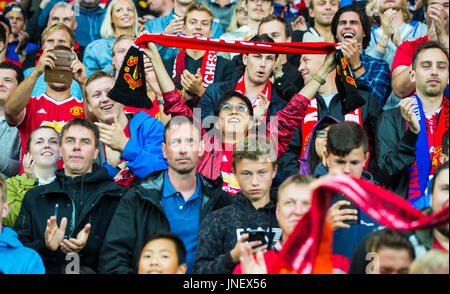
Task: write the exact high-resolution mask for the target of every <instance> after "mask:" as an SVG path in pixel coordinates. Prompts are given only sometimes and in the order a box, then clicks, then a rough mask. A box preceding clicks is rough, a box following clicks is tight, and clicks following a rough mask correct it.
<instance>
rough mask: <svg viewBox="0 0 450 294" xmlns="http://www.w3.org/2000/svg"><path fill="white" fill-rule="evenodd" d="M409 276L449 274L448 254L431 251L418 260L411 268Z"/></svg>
mask: <svg viewBox="0 0 450 294" xmlns="http://www.w3.org/2000/svg"><path fill="white" fill-rule="evenodd" d="M409 274H447V275H448V274H449V256H448V253H445V252H442V251H440V250H436V249H434V250H430V251H428V252H427V253H425V254H424V255H422V256H421V257H419V258H416V259H415V260H414V261H413V263H412V264H411V265H410V267H409Z"/></svg>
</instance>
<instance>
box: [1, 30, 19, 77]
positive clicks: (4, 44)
mask: <svg viewBox="0 0 450 294" xmlns="http://www.w3.org/2000/svg"><path fill="white" fill-rule="evenodd" d="M2 23H3V22H2ZM8 36H9V34H8V32H7V29H5V26H3V25H0V63H3V62H10V63H13V64H15V65H16V66H18V67H19V68H20V67H21V66H22V64H21V63H20V62H17V61H13V60H11V59H9V58H8V57H7V56H6V52H7V49H8Z"/></svg>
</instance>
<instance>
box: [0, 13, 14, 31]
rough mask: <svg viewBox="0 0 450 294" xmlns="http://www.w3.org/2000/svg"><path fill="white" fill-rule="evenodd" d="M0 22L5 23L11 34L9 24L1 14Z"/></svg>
mask: <svg viewBox="0 0 450 294" xmlns="http://www.w3.org/2000/svg"><path fill="white" fill-rule="evenodd" d="M0 22H2V23H5V24H6V25H7V26H8V29H9V32H10V33H11V30H12V28H11V22H10V21H9V19H7V18H6V17H5V16H4V15H3V14H0Z"/></svg>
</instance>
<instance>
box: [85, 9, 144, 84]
mask: <svg viewBox="0 0 450 294" xmlns="http://www.w3.org/2000/svg"><path fill="white" fill-rule="evenodd" d="M138 30H139V23H138V15H137V10H136V6H135V5H134V3H133V1H132V0H112V1H111V2H110V3H109V5H108V8H107V10H106V14H105V19H104V20H103V23H102V27H101V29H100V34H101V36H102V39H99V40H95V41H94V42H92V43H90V44H89V45H88V46H87V47H86V50H85V52H84V59H83V63H84V64H85V65H86V68H87V75H88V77H89V76H90V75H91V74H92V73H93V72H94V71H96V70H99V69H101V70H105V69H107V67H108V66H110V64H111V61H112V56H111V51H112V45H113V43H114V40H115V39H116V38H117V37H119V36H121V35H130V36H133V37H137V35H138Z"/></svg>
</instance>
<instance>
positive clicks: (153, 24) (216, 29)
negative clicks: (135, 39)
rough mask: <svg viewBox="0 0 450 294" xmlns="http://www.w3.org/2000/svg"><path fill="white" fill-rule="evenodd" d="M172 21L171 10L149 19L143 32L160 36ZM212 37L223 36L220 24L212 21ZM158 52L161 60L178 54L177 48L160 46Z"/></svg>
mask: <svg viewBox="0 0 450 294" xmlns="http://www.w3.org/2000/svg"><path fill="white" fill-rule="evenodd" d="M172 19H173V9H172V11H171V12H170V14H168V15H166V16H163V17H159V18H155V19H151V20H149V21H148V22H147V23H146V24H145V30H146V31H148V32H149V33H151V34H162V33H163V31H164V29H165V28H166V26H167V25H168V24H169V22H171V21H172ZM212 30H213V31H212V36H211V38H216V39H219V37H220V36H222V34H223V28H222V26H221V25H220V23H218V22H215V21H213V23H212ZM156 46H157V47H158V50H159V54H160V55H161V58H162V59H163V60H167V59H171V58H175V56H177V53H178V48H175V47H164V46H160V45H156Z"/></svg>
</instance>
